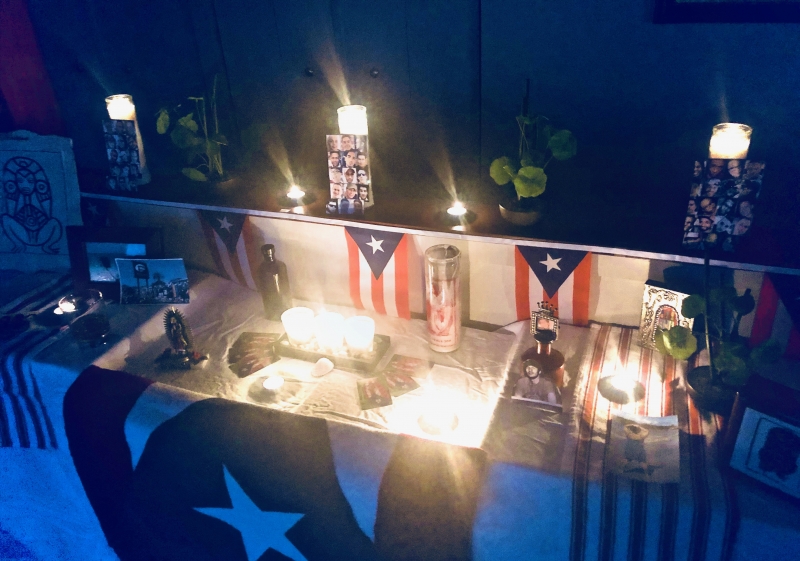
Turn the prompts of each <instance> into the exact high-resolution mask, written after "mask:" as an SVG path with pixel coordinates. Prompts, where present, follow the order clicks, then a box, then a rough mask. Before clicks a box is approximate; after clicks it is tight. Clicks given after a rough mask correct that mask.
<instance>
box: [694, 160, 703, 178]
mask: <svg viewBox="0 0 800 561" xmlns="http://www.w3.org/2000/svg"><path fill="white" fill-rule="evenodd" d="M701 175H703V164H701V163H700V162H698V161H697V160H695V162H694V173H692V177H700V176H701Z"/></svg>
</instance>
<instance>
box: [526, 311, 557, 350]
mask: <svg viewBox="0 0 800 561" xmlns="http://www.w3.org/2000/svg"><path fill="white" fill-rule="evenodd" d="M531 335H533V336H534V338H535V339H536V340H537V341H544V342H548V343H552V342H553V341H555V340H556V339H558V308H555V307H554V306H552V305H550V304H548V303H547V302H539V309H538V310H532V311H531Z"/></svg>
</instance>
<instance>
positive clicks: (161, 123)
mask: <svg viewBox="0 0 800 561" xmlns="http://www.w3.org/2000/svg"><path fill="white" fill-rule="evenodd" d="M188 99H189V101H190V102H193V104H194V110H193V111H191V110H190V111H189V112H188V113H187V112H186V108H185V107H183V104H180V105H178V106H177V107H174V108H171V109H170V108H168V107H162V108H161V109H160V110H159V111H158V113H157V116H156V130H157V131H158V134H169V137H170V140H172V143H173V144H174V145H175V146H177V147H178V148H180V149H181V150H183V152H184V154H185V155H186V163H187V166H186V167H184V168H183V169H181V173H183V175H185V176H186V177H188V178H189V179H191V180H193V181H209V180H214V179H221V178H222V177H223V176H224V169H223V167H222V149H221V146H225V145H227V144H228V140H227V139H226V138H225V135H223V134H222V133H220V131H219V119H218V117H217V77H216V76H215V77H214V85H213V87H212V89H211V96H210V103H209V104H208V105H210V108H207V107H206V98H205V97H189V98H188Z"/></svg>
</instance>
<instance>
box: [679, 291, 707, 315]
mask: <svg viewBox="0 0 800 561" xmlns="http://www.w3.org/2000/svg"><path fill="white" fill-rule="evenodd" d="M705 307H706V301H705V299H704V298H703V297H702V296H700V295H699V294H692V295H691V296H689V297H688V298H686V299H685V300H684V301H683V304H682V305H681V314H683V317H686V318H689V319H693V318H696V317H697V316H699V315H702V313H703V312H704V311H705Z"/></svg>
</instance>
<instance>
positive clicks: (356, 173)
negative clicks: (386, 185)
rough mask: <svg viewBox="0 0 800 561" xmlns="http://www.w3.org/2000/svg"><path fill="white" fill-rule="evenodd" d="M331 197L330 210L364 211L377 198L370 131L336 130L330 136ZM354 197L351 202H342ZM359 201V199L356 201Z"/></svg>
mask: <svg viewBox="0 0 800 561" xmlns="http://www.w3.org/2000/svg"><path fill="white" fill-rule="evenodd" d="M326 140H327V158H328V180H329V181H330V199H329V202H328V204H327V206H326V208H325V212H326V213H327V214H345V215H360V214H363V212H364V210H366V209H367V208H369V207H371V206H372V205H373V204H374V203H375V201H374V199H373V193H372V173H371V168H370V165H369V162H370V155H369V142H368V137H367V136H366V135H353V134H332V135H328V136H327V137H326ZM342 201H350V202H342ZM356 201H358V202H357V203H356Z"/></svg>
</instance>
